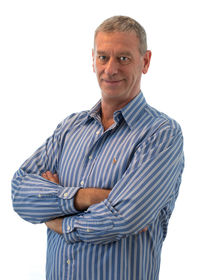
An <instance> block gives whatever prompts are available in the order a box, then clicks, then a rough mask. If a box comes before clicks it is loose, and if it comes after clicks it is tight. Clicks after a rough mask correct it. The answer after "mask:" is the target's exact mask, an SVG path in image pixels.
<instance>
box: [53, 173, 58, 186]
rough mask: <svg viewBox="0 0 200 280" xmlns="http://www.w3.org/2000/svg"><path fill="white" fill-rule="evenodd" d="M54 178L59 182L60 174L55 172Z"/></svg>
mask: <svg viewBox="0 0 200 280" xmlns="http://www.w3.org/2000/svg"><path fill="white" fill-rule="evenodd" d="M53 177H54V179H55V180H56V183H58V184H59V178H58V174H56V173H54V174H53Z"/></svg>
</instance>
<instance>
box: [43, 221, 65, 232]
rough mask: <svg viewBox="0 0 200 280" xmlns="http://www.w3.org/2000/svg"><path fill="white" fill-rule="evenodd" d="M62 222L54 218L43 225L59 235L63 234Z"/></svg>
mask: <svg viewBox="0 0 200 280" xmlns="http://www.w3.org/2000/svg"><path fill="white" fill-rule="evenodd" d="M62 222H63V218H56V219H54V220H51V221H48V222H46V223H45V224H46V226H47V227H48V228H49V229H51V230H53V231H55V232H57V233H59V234H63V231H62Z"/></svg>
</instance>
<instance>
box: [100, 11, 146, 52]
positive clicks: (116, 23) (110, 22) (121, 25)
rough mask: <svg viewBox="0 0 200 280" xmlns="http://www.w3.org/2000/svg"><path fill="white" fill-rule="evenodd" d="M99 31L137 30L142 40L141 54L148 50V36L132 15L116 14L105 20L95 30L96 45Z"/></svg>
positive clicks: (140, 40) (140, 45)
mask: <svg viewBox="0 0 200 280" xmlns="http://www.w3.org/2000/svg"><path fill="white" fill-rule="evenodd" d="M99 32H106V33H113V32H135V33H136V35H137V37H138V39H139V42H140V44H139V51H140V53H141V55H144V54H145V52H146V51H147V38H146V32H145V30H144V28H143V27H142V26H141V25H140V24H139V23H138V22H137V21H136V20H134V19H132V18H130V17H127V16H114V17H111V18H108V19H106V20H105V21H103V22H102V23H101V24H100V25H99V26H98V27H97V29H96V31H95V35H94V46H95V39H96V36H97V34H98V33H99Z"/></svg>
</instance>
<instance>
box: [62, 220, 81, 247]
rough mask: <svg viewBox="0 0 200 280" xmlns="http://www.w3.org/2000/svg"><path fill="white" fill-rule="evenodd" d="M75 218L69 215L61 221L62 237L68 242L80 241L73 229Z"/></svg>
mask: <svg viewBox="0 0 200 280" xmlns="http://www.w3.org/2000/svg"><path fill="white" fill-rule="evenodd" d="M75 220H76V216H69V217H66V218H64V219H63V223H62V231H63V237H64V239H65V241H66V242H68V243H74V242H79V241H80V238H79V236H78V233H77V231H76V230H75Z"/></svg>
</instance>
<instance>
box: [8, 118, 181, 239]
mask: <svg viewBox="0 0 200 280" xmlns="http://www.w3.org/2000/svg"><path fill="white" fill-rule="evenodd" d="M71 125H72V124H71V123H70V122H69V127H70V126H71ZM67 129H68V128H67V127H66V128H65V131H67ZM60 134H61V132H60V128H58V130H57V131H55V133H54V135H53V136H52V137H51V138H49V139H48V140H47V141H46V143H45V144H44V145H43V146H42V147H41V148H39V149H38V150H37V151H36V152H35V154H34V155H33V156H32V157H31V158H30V159H28V160H27V161H26V162H25V163H24V164H23V165H22V167H21V168H20V169H19V170H18V171H17V172H16V174H15V175H14V178H13V181H12V198H13V206H14V210H15V211H16V212H17V213H18V214H19V215H20V216H21V217H22V218H23V219H25V220H27V221H29V222H32V223H46V224H47V226H48V227H50V228H51V229H53V230H54V231H56V232H58V233H60V234H61V233H63V236H64V238H65V240H66V242H72V243H73V242H79V241H82V242H90V243H94V244H99V243H108V242H113V241H115V240H119V239H121V238H123V237H126V236H127V235H132V234H138V233H139V232H141V231H142V230H143V229H145V228H146V227H149V226H150V225H151V224H152V223H153V222H154V221H155V219H157V217H158V216H159V214H160V211H161V210H162V209H163V208H164V207H165V209H166V210H167V211H168V209H169V210H170V211H171V209H170V207H172V206H173V203H174V202H175V199H176V196H177V192H178V188H179V185H180V176H181V173H182V170H183V151H182V145H183V143H182V134H181V131H180V128H179V127H170V126H169V125H168V124H167V123H166V124H165V123H164V124H162V125H161V124H160V123H158V126H157V127H155V132H154V134H153V135H150V136H149V137H148V138H147V139H145V141H143V143H142V144H141V145H140V147H139V148H138V149H137V150H136V151H135V153H134V157H133V159H132V161H131V162H130V165H129V167H128V168H127V170H126V171H125V173H124V174H123V176H122V178H121V179H119V180H118V181H117V183H116V184H115V185H114V186H113V188H112V190H107V189H99V188H95V186H94V188H89V186H88V187H85V188H81V187H80V186H77V187H76V186H73V187H71V186H64V187H63V186H62V185H61V182H58V177H57V175H53V174H55V173H57V170H58V169H57V168H58V165H59V155H60V143H61V142H62V139H61V136H60ZM47 171H49V172H47ZM50 172H51V173H50ZM42 174H43V175H42ZM169 214H170V213H167V214H166V219H167V218H168V217H169Z"/></svg>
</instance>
